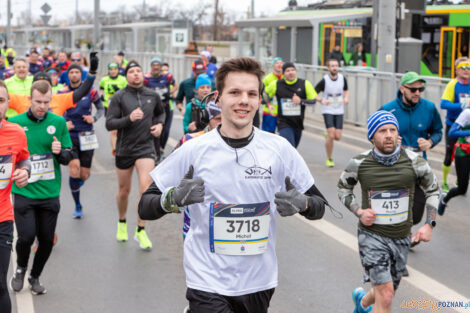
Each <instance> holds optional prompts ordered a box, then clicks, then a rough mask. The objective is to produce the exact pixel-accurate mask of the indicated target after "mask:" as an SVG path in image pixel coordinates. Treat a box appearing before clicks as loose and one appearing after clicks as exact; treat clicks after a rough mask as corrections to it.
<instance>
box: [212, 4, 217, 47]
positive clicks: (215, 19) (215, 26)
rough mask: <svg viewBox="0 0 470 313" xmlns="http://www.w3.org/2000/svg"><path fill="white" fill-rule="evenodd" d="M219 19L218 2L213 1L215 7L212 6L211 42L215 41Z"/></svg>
mask: <svg viewBox="0 0 470 313" xmlns="http://www.w3.org/2000/svg"><path fill="white" fill-rule="evenodd" d="M218 17H219V0H215V5H214V29H213V31H212V36H213V38H212V40H214V41H216V40H217V21H218Z"/></svg>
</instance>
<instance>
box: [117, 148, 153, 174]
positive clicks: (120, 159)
mask: <svg viewBox="0 0 470 313" xmlns="http://www.w3.org/2000/svg"><path fill="white" fill-rule="evenodd" d="M138 159H152V160H155V153H153V152H152V153H146V154H142V155H138V156H118V155H116V157H115V161H116V163H115V164H116V167H117V168H118V169H120V170H127V169H128V168H130V167H132V166H134V164H135V161H137V160H138Z"/></svg>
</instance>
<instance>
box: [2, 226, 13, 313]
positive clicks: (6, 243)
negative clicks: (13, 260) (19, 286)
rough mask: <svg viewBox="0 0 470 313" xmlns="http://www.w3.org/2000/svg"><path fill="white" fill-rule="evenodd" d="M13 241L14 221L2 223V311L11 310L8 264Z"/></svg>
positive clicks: (7, 311)
mask: <svg viewBox="0 0 470 313" xmlns="http://www.w3.org/2000/svg"><path fill="white" fill-rule="evenodd" d="M12 242H13V222H12V221H5V222H1V223H0V312H1V313H10V312H11V301H10V295H9V294H8V287H7V273H8V265H10V255H11V248H12Z"/></svg>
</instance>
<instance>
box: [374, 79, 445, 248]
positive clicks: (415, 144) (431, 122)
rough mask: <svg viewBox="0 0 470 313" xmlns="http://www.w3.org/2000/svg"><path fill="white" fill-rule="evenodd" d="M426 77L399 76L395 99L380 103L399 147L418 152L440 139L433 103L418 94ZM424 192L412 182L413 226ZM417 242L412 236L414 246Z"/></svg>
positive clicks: (424, 155) (420, 210) (420, 207)
mask: <svg viewBox="0 0 470 313" xmlns="http://www.w3.org/2000/svg"><path fill="white" fill-rule="evenodd" d="M425 83H426V80H424V79H423V78H422V77H420V76H419V75H418V74H417V73H415V72H408V73H406V74H405V75H403V77H402V79H401V82H400V89H399V90H398V92H397V97H396V99H395V100H392V101H390V102H388V103H387V104H385V105H383V106H382V107H381V108H380V110H385V111H389V112H390V113H392V114H393V115H395V117H396V118H397V120H398V124H399V135H400V136H401V147H402V148H405V149H408V150H411V151H413V152H416V153H419V154H422V156H423V157H424V159H427V156H426V151H429V150H430V149H432V148H433V147H434V146H436V145H437V144H438V143H439V142H440V141H441V139H442V122H441V116H440V115H439V112H438V111H437V109H436V106H435V105H434V103H432V102H431V101H429V100H426V99H424V98H423V97H422V93H423V92H424V90H425V85H424V84H425ZM425 202H426V199H425V195H424V192H423V190H422V189H421V188H420V187H419V186H418V184H417V185H416V188H415V197H414V203H413V212H412V216H413V225H416V224H418V223H419V222H421V219H422V217H423V213H424V206H425ZM418 242H419V241H417V240H415V237H414V236H413V237H412V244H411V246H414V245H416V244H417V243H418Z"/></svg>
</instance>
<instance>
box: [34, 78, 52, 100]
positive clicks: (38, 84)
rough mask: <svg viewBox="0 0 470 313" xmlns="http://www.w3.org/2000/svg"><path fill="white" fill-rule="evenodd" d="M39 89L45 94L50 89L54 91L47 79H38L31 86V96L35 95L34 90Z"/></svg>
mask: <svg viewBox="0 0 470 313" xmlns="http://www.w3.org/2000/svg"><path fill="white" fill-rule="evenodd" d="M34 90H37V91H38V92H39V93H41V94H43V95H45V94H46V93H48V92H49V91H50V92H52V88H51V84H49V82H48V81H47V80H38V81H35V82H34V83H33V85H32V86H31V96H33V91H34Z"/></svg>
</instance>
